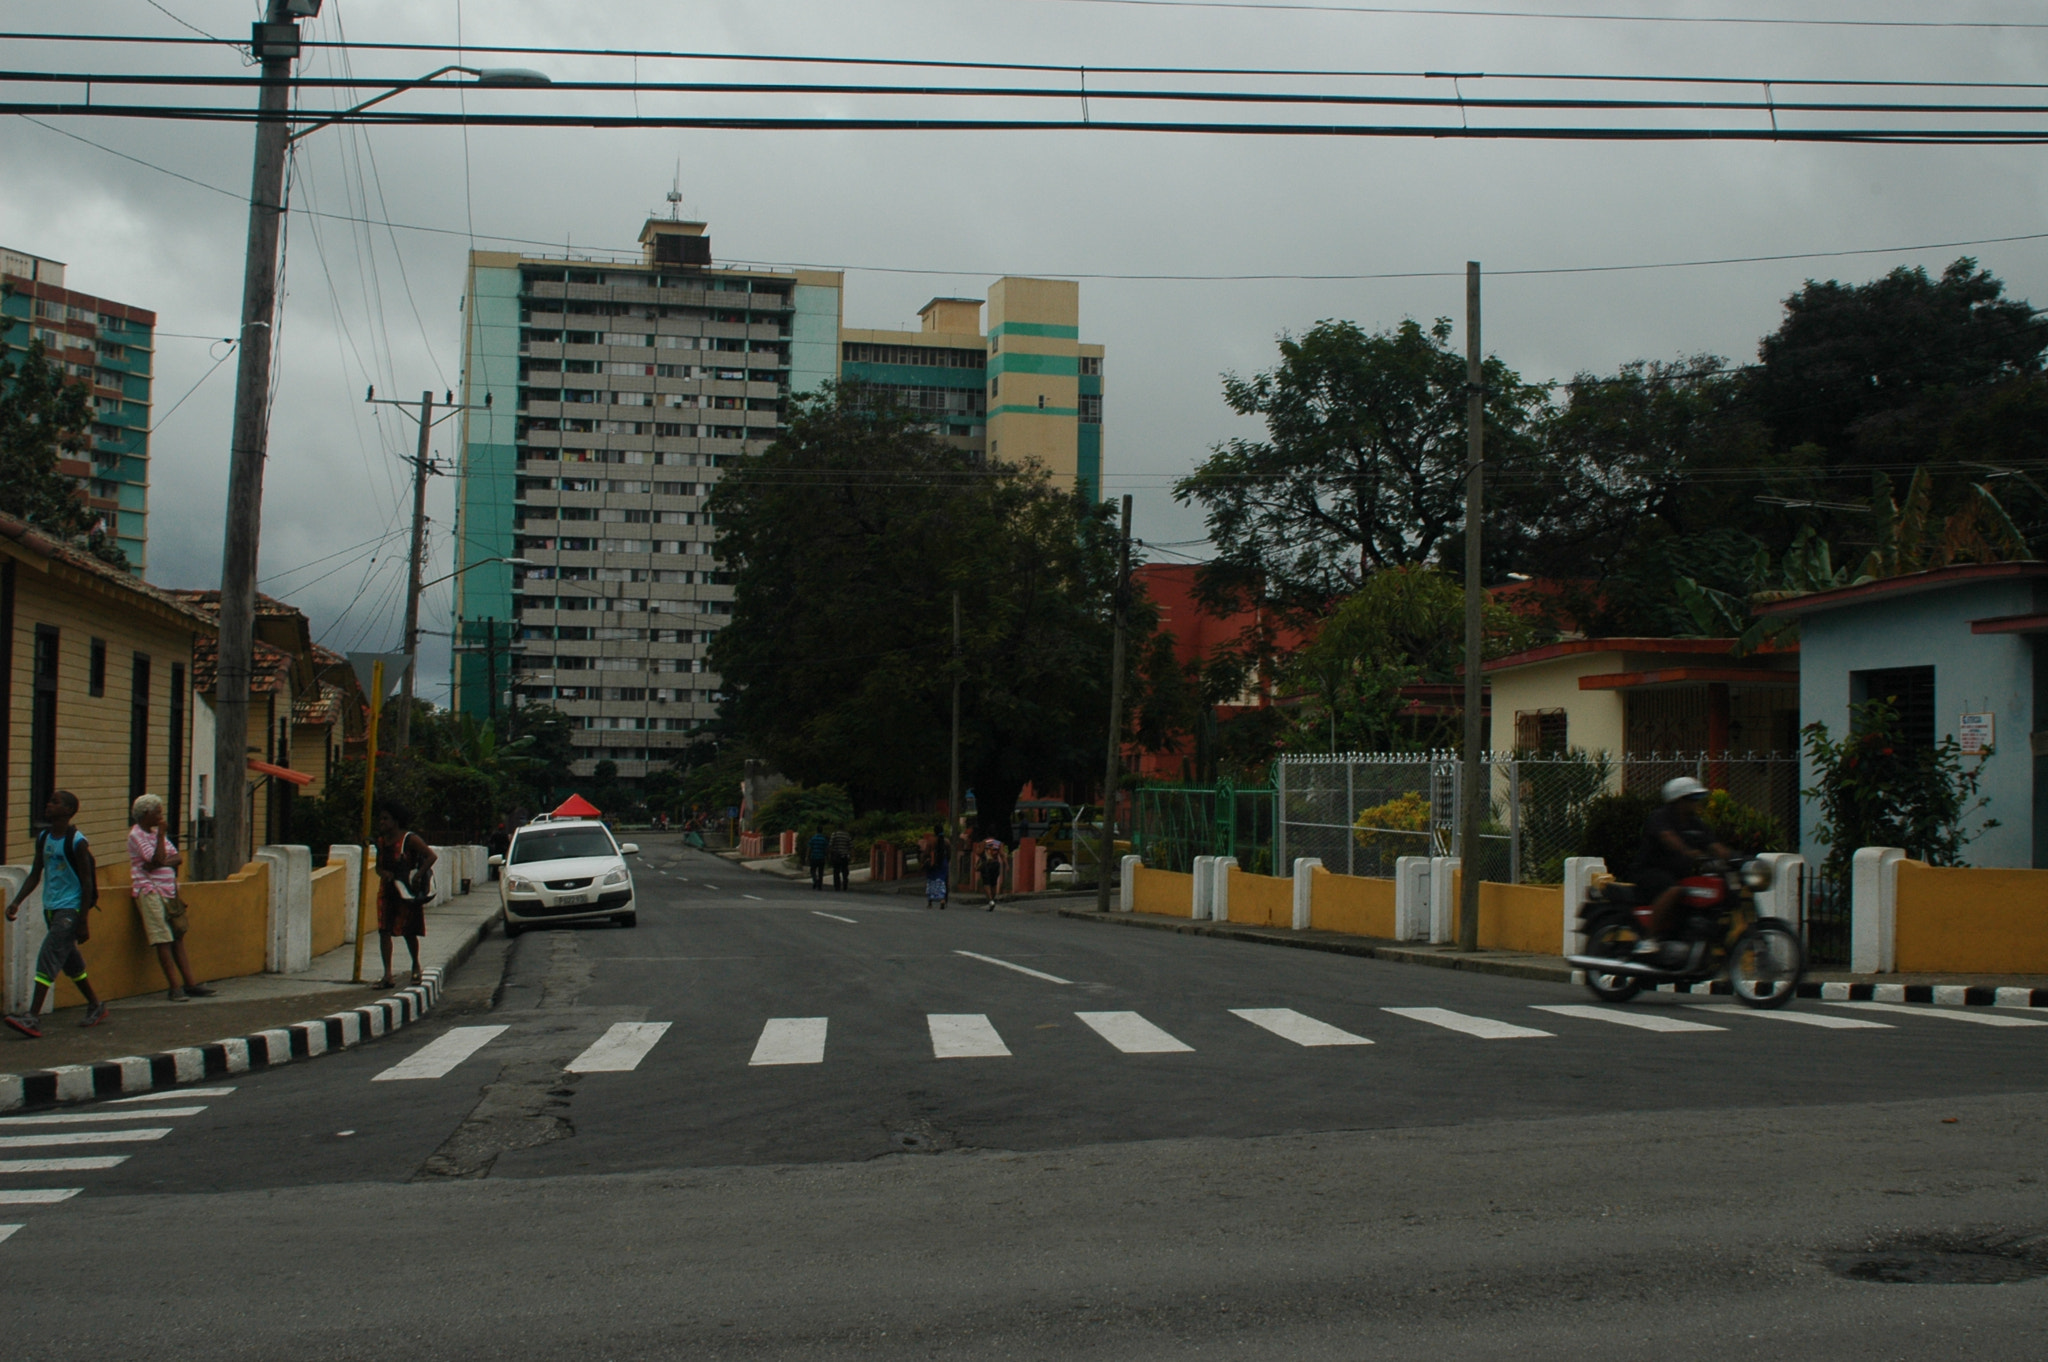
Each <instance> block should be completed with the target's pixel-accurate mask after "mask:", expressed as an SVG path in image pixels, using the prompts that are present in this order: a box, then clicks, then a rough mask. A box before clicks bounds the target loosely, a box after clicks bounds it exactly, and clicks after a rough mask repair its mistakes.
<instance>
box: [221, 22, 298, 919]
mask: <svg viewBox="0 0 2048 1362" xmlns="http://www.w3.org/2000/svg"><path fill="white" fill-rule="evenodd" d="M295 8H296V9H297V10H298V11H299V12H302V13H303V12H305V5H304V4H303V2H302V3H300V4H298V5H297V6H294V5H293V4H292V3H290V0H269V5H268V7H267V9H266V12H265V14H264V18H263V21H262V22H260V23H258V24H257V25H256V26H255V29H254V32H253V34H252V41H251V50H252V51H253V53H254V54H255V56H256V57H257V59H258V60H260V61H261V62H262V64H263V75H262V81H263V84H262V92H261V94H260V95H258V97H257V113H258V117H257V123H256V159H255V168H254V170H253V172H252V173H251V175H250V179H249V238H248V246H247V250H246V252H245V254H244V258H243V262H242V329H241V332H240V335H239V341H238V343H239V345H240V348H241V354H240V355H239V356H238V357H237V359H236V364H235V422H234V433H233V435H232V436H231V437H230V440H229V447H228V502H227V514H226V518H225V522H224V525H223V532H222V536H221V555H220V640H219V643H218V645H217V646H218V653H217V655H216V662H215V672H214V675H215V680H214V692H213V699H214V705H213V712H214V719H213V827H214V835H213V841H212V843H211V844H210V845H209V846H208V848H207V853H208V854H207V861H208V865H207V866H206V867H205V868H204V870H203V871H202V873H203V874H204V875H205V877H206V878H208V879H215V880H224V879H226V878H227V877H228V876H229V875H231V874H233V873H234V872H235V871H236V870H237V869H239V868H240V867H241V864H242V857H243V854H244V852H245V850H246V848H245V847H244V845H243V844H244V843H245V842H246V841H247V840H248V835H249V822H248V817H249V813H248V800H247V799H246V798H245V787H246V786H247V783H248V761H249V679H250V673H251V672H252V671H253V670H254V669H255V660H256V561H257V555H258V551H259V548H260V545H261V542H262V521H263V462H264V460H265V458H266V457H268V454H269V446H270V352H271V338H272V335H273V333H274V328H273V327H272V325H271V323H272V320H273V318H274V317H275V316H276V313H277V238H278V229H279V226H280V224H281V222H282V219H283V217H284V160H285V148H286V145H287V139H288V133H289V128H288V126H287V123H286V119H287V116H288V114H289V112H290V81H291V74H292V60H293V58H295V57H297V56H298V55H299V30H298V25H297V24H295V23H293V22H292V16H293V12H294V9H295ZM314 8H315V9H317V8H318V6H317V5H315V6H314Z"/></svg>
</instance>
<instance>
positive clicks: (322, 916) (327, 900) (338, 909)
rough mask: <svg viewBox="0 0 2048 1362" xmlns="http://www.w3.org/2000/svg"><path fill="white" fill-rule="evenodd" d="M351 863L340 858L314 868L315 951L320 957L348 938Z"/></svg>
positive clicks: (352, 896)
mask: <svg viewBox="0 0 2048 1362" xmlns="http://www.w3.org/2000/svg"><path fill="white" fill-rule="evenodd" d="M350 888H351V886H350V884H349V882H348V867H347V866H346V865H344V864H342V863H341V862H340V861H336V862H335V863H334V864H333V865H327V866H322V867H320V869H318V870H316V871H314V872H313V954H314V956H315V957H316V958H317V957H319V956H322V955H325V954H326V953H327V952H329V951H331V950H333V949H335V948H336V947H337V946H339V945H341V944H342V942H344V941H346V940H348V925H349V924H348V906H349V904H350V902H351V901H352V900H353V899H354V897H355V896H354V895H353V894H351V893H350V892H349V890H350Z"/></svg>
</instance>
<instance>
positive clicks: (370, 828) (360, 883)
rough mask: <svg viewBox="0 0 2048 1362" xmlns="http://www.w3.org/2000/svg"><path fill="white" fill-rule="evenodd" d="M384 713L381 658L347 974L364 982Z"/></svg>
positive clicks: (375, 671) (374, 668) (373, 669)
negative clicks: (352, 955) (352, 959)
mask: <svg viewBox="0 0 2048 1362" xmlns="http://www.w3.org/2000/svg"><path fill="white" fill-rule="evenodd" d="M383 715H384V663H383V660H382V659H379V660H378V661H376V662H373V663H371V664H370V741H369V765H368V769H366V770H365V771H364V773H363V862H362V866H363V868H362V873H361V875H360V876H359V878H358V879H357V881H356V972H355V973H354V974H353V975H351V976H350V977H351V978H353V979H354V980H355V981H356V982H357V983H359V984H360V983H361V982H363V941H364V939H365V938H367V937H368V936H369V934H370V933H369V932H368V931H367V930H366V928H367V927H368V926H369V924H368V922H367V921H365V917H366V914H365V913H364V911H363V903H364V902H365V901H366V900H367V899H368V898H369V897H370V877H371V876H372V875H373V874H375V873H376V872H375V871H374V869H373V868H372V867H371V861H372V859H373V858H374V857H375V856H376V855H377V838H376V823H375V821H374V819H373V818H372V816H371V813H372V811H373V810H374V809H375V808H376V807H377V721H378V720H379V719H380V718H382V717H383Z"/></svg>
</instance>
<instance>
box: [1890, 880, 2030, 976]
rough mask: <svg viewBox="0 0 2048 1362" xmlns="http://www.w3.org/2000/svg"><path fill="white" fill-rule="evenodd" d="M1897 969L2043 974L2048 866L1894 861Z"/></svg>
mask: <svg viewBox="0 0 2048 1362" xmlns="http://www.w3.org/2000/svg"><path fill="white" fill-rule="evenodd" d="M1898 888H1899V894H1898V900H1897V916H1896V918H1895V922H1896V936H1895V937H1894V940H1895V942H1896V943H1897V944H1896V956H1895V958H1896V960H1897V965H1898V968H1899V970H1900V971H1901V972H1910V973H1925V974H1946V973H1970V974H2048V870H1991V869H1984V870H1979V869H1964V868H1943V867H1937V866H1929V865H1924V864H1922V863H1921V862H1919V861H1902V862H1900V863H1899V886H1898Z"/></svg>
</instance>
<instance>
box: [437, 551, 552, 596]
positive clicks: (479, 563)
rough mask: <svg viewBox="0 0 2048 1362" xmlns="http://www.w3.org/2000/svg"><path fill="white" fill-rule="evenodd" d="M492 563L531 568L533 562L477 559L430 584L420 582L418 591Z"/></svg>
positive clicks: (525, 559) (518, 559) (524, 559)
mask: <svg viewBox="0 0 2048 1362" xmlns="http://www.w3.org/2000/svg"><path fill="white" fill-rule="evenodd" d="M492 563H510V564H511V565H512V566H513V567H532V566H533V560H532V559H529V558H479V559H477V560H476V561H475V562H474V563H470V564H469V565H467V566H466V567H459V568H457V569H455V571H453V572H445V573H442V574H441V575H440V576H439V577H436V578H435V579H434V580H433V581H431V582H421V583H420V590H422V591H425V590H426V589H427V588H428V587H430V586H439V585H441V583H443V582H448V581H453V580H454V579H455V578H457V577H460V576H461V575H462V574H463V573H465V572H469V571H471V570H472V569H475V568H480V567H489V566H490V565H491V564H492Z"/></svg>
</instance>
